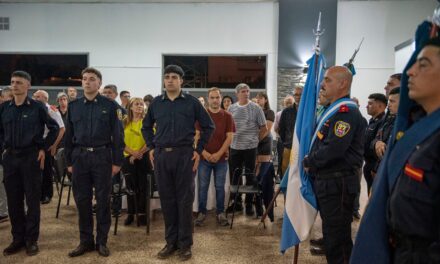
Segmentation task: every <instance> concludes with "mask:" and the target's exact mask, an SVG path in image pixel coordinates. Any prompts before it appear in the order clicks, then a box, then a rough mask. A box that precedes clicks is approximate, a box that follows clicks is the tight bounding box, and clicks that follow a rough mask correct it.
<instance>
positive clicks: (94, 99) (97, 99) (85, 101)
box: [82, 93, 101, 104]
mask: <svg viewBox="0 0 440 264" xmlns="http://www.w3.org/2000/svg"><path fill="white" fill-rule="evenodd" d="M100 97H101V95H100V94H99V93H98V94H97V95H96V96H95V98H93V99H92V100H88V99H87V98H86V97H85V96H84V97H83V98H82V100H83V103H84V104H86V103H97V102H98V101H99V100H100V99H101V98H100Z"/></svg>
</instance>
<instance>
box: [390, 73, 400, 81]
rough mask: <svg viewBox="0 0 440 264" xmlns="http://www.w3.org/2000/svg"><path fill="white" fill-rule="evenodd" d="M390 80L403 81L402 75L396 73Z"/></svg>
mask: <svg viewBox="0 0 440 264" xmlns="http://www.w3.org/2000/svg"><path fill="white" fill-rule="evenodd" d="M390 78H392V79H397V80H399V81H400V80H402V74H401V73H395V74H393V75H391V76H390Z"/></svg>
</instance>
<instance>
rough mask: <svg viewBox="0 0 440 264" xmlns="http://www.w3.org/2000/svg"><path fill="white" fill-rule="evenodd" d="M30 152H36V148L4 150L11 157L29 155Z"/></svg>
mask: <svg viewBox="0 0 440 264" xmlns="http://www.w3.org/2000/svg"><path fill="white" fill-rule="evenodd" d="M32 151H37V147H35V146H31V147H26V148H7V149H6V152H8V153H10V154H13V155H17V154H25V153H29V152H32Z"/></svg>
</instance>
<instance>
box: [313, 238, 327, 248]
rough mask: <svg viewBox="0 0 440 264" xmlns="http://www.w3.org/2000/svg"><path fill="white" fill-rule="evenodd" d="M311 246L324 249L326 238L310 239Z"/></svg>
mask: <svg viewBox="0 0 440 264" xmlns="http://www.w3.org/2000/svg"><path fill="white" fill-rule="evenodd" d="M310 245H312V246H317V247H322V246H324V238H322V237H321V238H318V239H310Z"/></svg>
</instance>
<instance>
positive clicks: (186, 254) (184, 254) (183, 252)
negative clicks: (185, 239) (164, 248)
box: [177, 247, 192, 261]
mask: <svg viewBox="0 0 440 264" xmlns="http://www.w3.org/2000/svg"><path fill="white" fill-rule="evenodd" d="M177 256H178V257H179V260H180V261H186V260H188V259H190V258H191V257H192V253H191V247H187V248H183V249H179V250H178V251H177Z"/></svg>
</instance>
